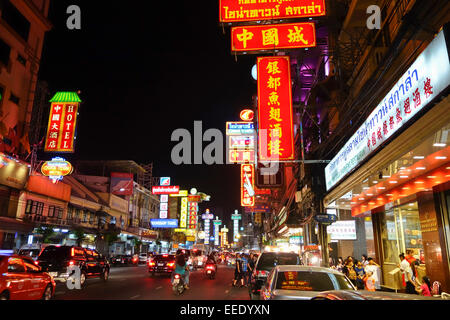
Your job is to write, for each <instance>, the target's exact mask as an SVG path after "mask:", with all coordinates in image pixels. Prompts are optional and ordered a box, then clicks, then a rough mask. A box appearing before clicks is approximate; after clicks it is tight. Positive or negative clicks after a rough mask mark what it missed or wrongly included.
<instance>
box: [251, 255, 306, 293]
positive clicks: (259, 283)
mask: <svg viewBox="0 0 450 320" xmlns="http://www.w3.org/2000/svg"><path fill="white" fill-rule="evenodd" d="M300 264H301V260H300V256H299V255H298V254H297V253H293V252H270V251H265V252H263V253H261V255H260V256H259V257H258V260H257V261H256V265H255V269H254V270H253V273H252V274H251V277H250V283H249V287H248V290H249V295H250V299H252V300H258V299H259V296H260V292H261V288H262V287H263V286H264V285H265V283H266V280H267V276H268V275H269V272H270V271H272V269H273V268H274V267H276V266H279V265H300Z"/></svg>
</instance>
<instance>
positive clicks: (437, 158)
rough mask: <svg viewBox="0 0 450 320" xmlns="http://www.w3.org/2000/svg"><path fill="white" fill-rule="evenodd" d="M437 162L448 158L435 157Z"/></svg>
mask: <svg viewBox="0 0 450 320" xmlns="http://www.w3.org/2000/svg"><path fill="white" fill-rule="evenodd" d="M434 158H435V159H436V160H445V159H447V157H434Z"/></svg>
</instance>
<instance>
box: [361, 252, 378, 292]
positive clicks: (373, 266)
mask: <svg viewBox="0 0 450 320" xmlns="http://www.w3.org/2000/svg"><path fill="white" fill-rule="evenodd" d="M367 262H368V264H367V265H366V266H365V267H364V271H366V273H369V272H372V278H373V279H374V280H375V289H378V290H379V289H381V286H380V272H381V269H380V266H379V265H377V264H376V263H375V261H373V259H372V258H368V259H367Z"/></svg>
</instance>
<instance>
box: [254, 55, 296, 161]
mask: <svg viewBox="0 0 450 320" xmlns="http://www.w3.org/2000/svg"><path fill="white" fill-rule="evenodd" d="M257 67H258V98H259V99H258V120H259V122H258V126H259V159H260V161H278V160H293V159H294V129H293V125H294V124H293V116H292V93H291V69H290V62H289V57H288V56H279V57H259V58H258V61H257Z"/></svg>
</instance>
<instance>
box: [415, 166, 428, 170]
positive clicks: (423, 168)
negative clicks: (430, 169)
mask: <svg viewBox="0 0 450 320" xmlns="http://www.w3.org/2000/svg"><path fill="white" fill-rule="evenodd" d="M425 169H426V168H425V167H417V168H416V170H425Z"/></svg>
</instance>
